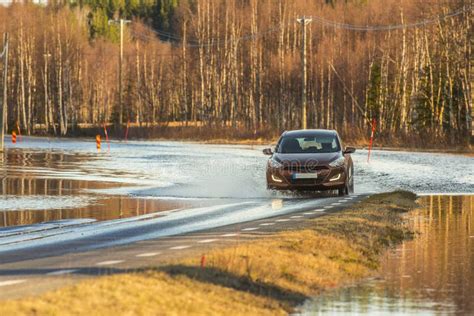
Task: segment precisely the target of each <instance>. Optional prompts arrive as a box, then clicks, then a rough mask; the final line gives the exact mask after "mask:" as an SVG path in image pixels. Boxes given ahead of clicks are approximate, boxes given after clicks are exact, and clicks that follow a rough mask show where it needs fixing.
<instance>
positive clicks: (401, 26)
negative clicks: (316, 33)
mask: <svg viewBox="0 0 474 316" xmlns="http://www.w3.org/2000/svg"><path fill="white" fill-rule="evenodd" d="M471 10H472V7H470V6H469V7H467V8H463V9H459V10H456V11H453V12H450V13H448V14H443V15H439V16H437V17H434V18H430V19H426V20H423V21H419V22H414V23H408V24H395V25H374V26H363V25H354V24H347V23H340V22H335V21H329V20H326V19H324V18H322V17H318V16H313V17H312V18H313V20H315V21H316V22H318V23H320V24H322V25H325V26H330V27H334V28H340V29H346V30H352V31H369V32H370V31H393V30H400V29H409V28H417V27H423V26H426V25H429V24H433V23H437V22H440V21H443V20H446V19H448V18H452V17H455V16H458V15H461V14H463V13H467V12H469V11H471Z"/></svg>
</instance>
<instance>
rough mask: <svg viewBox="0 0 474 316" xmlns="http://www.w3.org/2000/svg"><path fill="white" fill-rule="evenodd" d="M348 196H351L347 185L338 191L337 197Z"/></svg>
mask: <svg viewBox="0 0 474 316" xmlns="http://www.w3.org/2000/svg"><path fill="white" fill-rule="evenodd" d="M348 194H349V188H348V186H347V185H346V186H345V187H343V188H340V189H337V195H339V196H344V195H348Z"/></svg>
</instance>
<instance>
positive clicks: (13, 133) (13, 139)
mask: <svg viewBox="0 0 474 316" xmlns="http://www.w3.org/2000/svg"><path fill="white" fill-rule="evenodd" d="M12 143H13V144H16V133H15V131H13V132H12Z"/></svg>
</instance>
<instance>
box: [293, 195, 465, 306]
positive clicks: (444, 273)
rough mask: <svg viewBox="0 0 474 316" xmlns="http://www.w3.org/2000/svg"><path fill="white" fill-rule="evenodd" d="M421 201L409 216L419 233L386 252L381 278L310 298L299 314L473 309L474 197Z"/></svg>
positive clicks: (431, 198) (443, 197)
mask: <svg viewBox="0 0 474 316" xmlns="http://www.w3.org/2000/svg"><path fill="white" fill-rule="evenodd" d="M420 202H421V203H422V205H423V208H422V209H421V210H419V211H417V212H416V213H413V214H411V215H410V217H409V219H410V225H412V227H413V229H414V230H415V231H417V232H419V233H420V234H419V236H417V238H415V240H413V241H408V242H405V243H404V244H403V245H401V246H400V247H398V248H397V249H394V250H393V251H390V252H388V253H387V254H386V255H385V256H384V258H383V262H382V265H381V270H380V276H381V277H380V278H379V279H374V280H371V281H368V282H366V283H363V284H361V285H357V286H353V287H349V288H345V289H342V290H340V291H334V292H331V293H328V294H326V295H324V296H321V297H318V298H316V299H314V300H311V301H309V302H307V303H306V304H305V305H304V306H303V307H302V312H301V314H302V315H316V314H335V315H338V314H342V315H347V314H350V315H357V314H367V313H372V314H377V315H380V314H415V313H416V314H423V315H438V314H442V315H445V314H463V315H466V314H473V313H474V204H473V202H474V196H473V195H470V196H426V197H422V198H421V199H420Z"/></svg>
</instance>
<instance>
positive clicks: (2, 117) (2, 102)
mask: <svg viewBox="0 0 474 316" xmlns="http://www.w3.org/2000/svg"><path fill="white" fill-rule="evenodd" d="M1 55H2V56H3V94H2V99H0V112H1V113H0V129H1V132H0V138H1V141H0V146H1V147H0V151H2V152H3V149H4V146H5V144H4V139H3V138H4V136H5V121H6V119H7V92H8V89H7V79H8V33H5V35H4V36H3V53H2V54H1Z"/></svg>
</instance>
